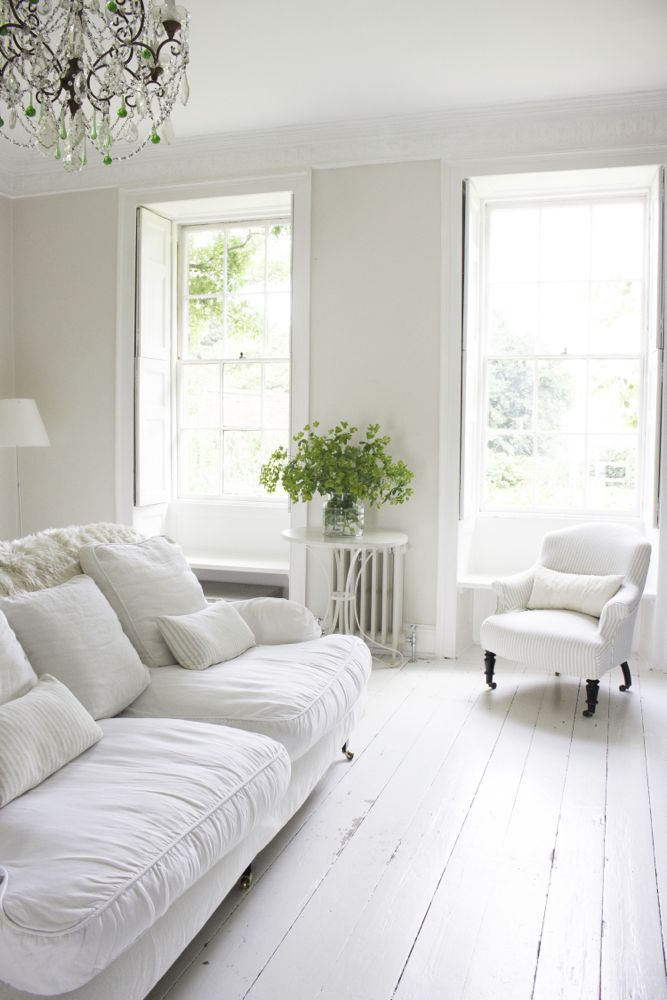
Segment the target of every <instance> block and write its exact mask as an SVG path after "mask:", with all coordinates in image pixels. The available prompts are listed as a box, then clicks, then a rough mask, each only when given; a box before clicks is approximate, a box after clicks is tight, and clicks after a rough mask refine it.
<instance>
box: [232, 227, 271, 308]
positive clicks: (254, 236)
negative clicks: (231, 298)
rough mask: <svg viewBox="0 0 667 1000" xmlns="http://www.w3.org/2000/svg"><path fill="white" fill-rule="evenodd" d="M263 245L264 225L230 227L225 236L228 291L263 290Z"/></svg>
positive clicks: (264, 240)
mask: <svg viewBox="0 0 667 1000" xmlns="http://www.w3.org/2000/svg"><path fill="white" fill-rule="evenodd" d="M265 246H266V237H265V230H264V226H261V227H257V226H255V227H248V226H234V227H230V229H229V232H228V236H227V289H228V291H230V292H263V291H264V254H265Z"/></svg>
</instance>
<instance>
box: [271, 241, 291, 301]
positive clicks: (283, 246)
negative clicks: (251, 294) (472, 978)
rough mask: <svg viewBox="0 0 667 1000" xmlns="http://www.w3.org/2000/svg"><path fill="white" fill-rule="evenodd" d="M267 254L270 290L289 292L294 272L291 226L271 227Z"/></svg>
mask: <svg viewBox="0 0 667 1000" xmlns="http://www.w3.org/2000/svg"><path fill="white" fill-rule="evenodd" d="M266 253H267V258H268V279H269V288H270V289H274V290H285V291H287V290H289V287H290V282H291V270H292V238H291V233H290V227H289V226H271V228H270V229H269V235H268V238H267V246H266Z"/></svg>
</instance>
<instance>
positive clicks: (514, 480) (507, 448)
mask: <svg viewBox="0 0 667 1000" xmlns="http://www.w3.org/2000/svg"><path fill="white" fill-rule="evenodd" d="M485 492H486V498H485V499H486V503H487V504H488V505H489V506H492V507H532V505H533V437H532V434H507V435H503V436H502V437H491V438H489V440H488V442H487V453H486V482H485Z"/></svg>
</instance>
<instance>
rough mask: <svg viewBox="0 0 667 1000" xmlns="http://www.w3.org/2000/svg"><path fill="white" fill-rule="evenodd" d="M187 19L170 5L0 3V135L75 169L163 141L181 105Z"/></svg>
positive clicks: (135, 1) (136, 0)
mask: <svg viewBox="0 0 667 1000" xmlns="http://www.w3.org/2000/svg"><path fill="white" fill-rule="evenodd" d="M188 20H189V16H188V13H187V11H186V10H185V9H184V8H183V7H178V6H176V4H175V3H174V0H164V2H162V3H156V2H154V0H147V3H146V5H144V2H143V0H108V2H107V0H0V135H2V136H3V137H4V138H5V139H8V140H9V142H11V143H13V144H14V145H16V146H23V147H26V148H32V147H36V148H37V149H38V150H39V151H40V152H41V153H43V154H44V155H46V156H53V157H55V159H56V160H59V161H60V162H61V163H62V164H63V166H64V167H65V168H66V169H67V170H71V171H78V170H81V168H82V167H83V166H85V164H86V163H87V160H88V148H89V146H91V147H93V149H95V150H97V152H98V153H99V154H100V155H101V157H102V162H103V163H105V164H110V163H112V162H113V161H114V160H126V159H128V158H129V157H130V156H134V155H135V153H138V152H139V151H140V150H141V149H143V148H144V146H146V145H147V144H148V143H154V144H157V143H159V142H160V140H161V139H164V140H165V141H166V142H170V141H171V139H172V138H173V128H172V125H171V120H170V117H169V116H170V114H171V111H172V109H173V107H174V104H175V103H176V100H177V98H178V97H179V96H180V99H181V101H182V103H183V104H186V103H187V100H188V93H189V88H188V80H187V76H186V67H187V63H188Z"/></svg>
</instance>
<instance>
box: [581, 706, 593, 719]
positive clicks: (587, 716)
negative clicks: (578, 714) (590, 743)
mask: <svg viewBox="0 0 667 1000" xmlns="http://www.w3.org/2000/svg"><path fill="white" fill-rule="evenodd" d="M582 715H585V716H586V718H587V719H590V718H591V716H593V715H595V712H594V711H593V712H589V711H588V709H587V708H586V709H584V711H583V712H582Z"/></svg>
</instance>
